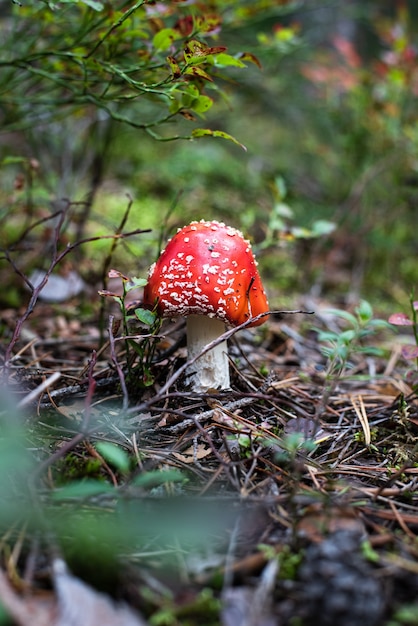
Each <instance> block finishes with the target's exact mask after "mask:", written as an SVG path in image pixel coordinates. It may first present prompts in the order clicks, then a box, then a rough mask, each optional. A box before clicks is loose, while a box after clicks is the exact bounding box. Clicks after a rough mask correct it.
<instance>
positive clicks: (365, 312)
mask: <svg viewBox="0 0 418 626" xmlns="http://www.w3.org/2000/svg"><path fill="white" fill-rule="evenodd" d="M356 313H357V315H358V316H359V318H360V320H361V321H362V322H363V323H364V322H368V321H369V320H371V319H372V317H373V309H372V307H371V305H370V304H369V303H368V302H367V300H361V301H360V304H359V306H358V307H357V308H356Z"/></svg>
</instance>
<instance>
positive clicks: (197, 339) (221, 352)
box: [187, 315, 230, 392]
mask: <svg viewBox="0 0 418 626" xmlns="http://www.w3.org/2000/svg"><path fill="white" fill-rule="evenodd" d="M224 332H225V324H224V322H222V321H221V320H218V319H217V318H216V317H207V316H206V315H189V316H188V318H187V352H188V359H192V358H194V357H196V356H198V355H199V354H200V353H201V352H202V350H203V348H204V347H205V346H207V345H208V343H211V342H212V341H215V339H217V338H218V337H220V335H222V334H223V333H224ZM187 377H188V382H189V383H190V384H191V385H192V389H193V391H198V392H205V391H207V390H208V389H229V386H230V383H229V363H228V347H227V344H226V341H222V343H219V344H218V345H217V346H215V348H212V350H209V351H208V352H206V353H205V354H203V355H202V356H200V357H199V358H198V359H197V361H196V362H195V363H193V365H191V366H190V367H189V368H188V369H187Z"/></svg>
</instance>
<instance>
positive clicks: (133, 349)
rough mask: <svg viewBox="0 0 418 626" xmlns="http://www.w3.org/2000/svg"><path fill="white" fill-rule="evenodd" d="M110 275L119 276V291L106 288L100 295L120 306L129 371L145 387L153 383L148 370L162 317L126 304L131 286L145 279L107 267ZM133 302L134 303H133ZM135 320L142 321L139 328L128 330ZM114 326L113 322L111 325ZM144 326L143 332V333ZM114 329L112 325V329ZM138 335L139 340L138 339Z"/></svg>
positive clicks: (142, 284) (135, 285) (143, 283)
mask: <svg viewBox="0 0 418 626" xmlns="http://www.w3.org/2000/svg"><path fill="white" fill-rule="evenodd" d="M108 276H109V278H119V279H120V280H121V283H122V293H121V294H118V293H114V292H112V291H108V290H101V291H99V294H100V295H101V296H105V297H110V298H113V300H115V302H117V303H118V304H119V306H120V310H121V313H122V320H121V323H122V334H123V338H124V342H125V348H126V355H127V368H128V374H129V375H132V374H134V375H135V380H140V381H141V382H142V384H143V385H144V386H146V387H148V386H150V385H152V384H153V382H154V378H153V375H152V373H151V363H152V360H153V358H154V355H155V350H156V347H157V341H156V335H157V333H158V331H159V329H160V327H161V319H160V318H159V317H158V316H157V314H156V312H155V311H150V310H149V309H145V308H142V307H141V306H140V304H139V303H138V306H137V307H135V306H132V305H130V306H128V304H127V295H128V294H129V293H130V292H131V291H132V290H134V289H138V288H141V287H144V286H145V285H146V282H147V281H146V279H145V278H135V277H133V278H129V277H128V276H125V275H124V274H122V272H119V271H118V270H114V269H112V270H110V271H109V274H108ZM135 304H136V303H134V305H135ZM135 320H136V321H137V322H139V323H140V324H141V327H142V328H141V331H140V332H139V333H137V334H136V336H135V335H133V334H132V332H131V327H132V322H133V321H135ZM112 326H113V325H112ZM144 327H145V332H144V330H143V329H144ZM112 332H114V327H113V328H112ZM138 338H140V341H138Z"/></svg>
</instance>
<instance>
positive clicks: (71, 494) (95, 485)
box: [52, 479, 115, 500]
mask: <svg viewBox="0 0 418 626" xmlns="http://www.w3.org/2000/svg"><path fill="white" fill-rule="evenodd" d="M114 491H115V488H114V487H112V486H111V485H109V484H108V483H105V482H101V481H99V480H92V479H87V480H81V481H74V482H72V483H70V484H69V485H66V486H65V487H61V488H60V489H56V490H55V491H54V492H53V493H52V498H53V499H54V500H82V499H84V498H92V497H94V496H99V495H102V494H104V493H112V492H114Z"/></svg>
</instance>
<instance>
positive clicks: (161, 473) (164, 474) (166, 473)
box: [133, 470, 187, 489]
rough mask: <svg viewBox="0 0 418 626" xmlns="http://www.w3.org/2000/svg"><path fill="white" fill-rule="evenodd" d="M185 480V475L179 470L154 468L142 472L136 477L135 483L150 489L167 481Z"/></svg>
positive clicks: (177, 481)
mask: <svg viewBox="0 0 418 626" xmlns="http://www.w3.org/2000/svg"><path fill="white" fill-rule="evenodd" d="M185 480H187V479H186V477H185V475H184V474H183V473H182V472H180V471H179V470H154V471H151V472H144V473H143V474H140V475H139V476H137V477H136V478H134V480H133V484H135V485H137V486H139V487H144V488H146V489H150V488H152V487H158V486H159V485H165V484H166V483H179V482H184V481H185Z"/></svg>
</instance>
